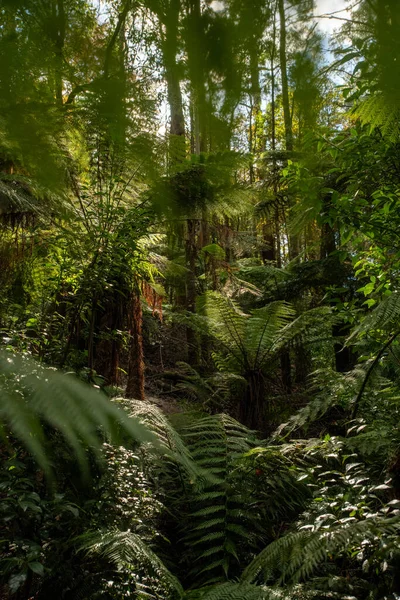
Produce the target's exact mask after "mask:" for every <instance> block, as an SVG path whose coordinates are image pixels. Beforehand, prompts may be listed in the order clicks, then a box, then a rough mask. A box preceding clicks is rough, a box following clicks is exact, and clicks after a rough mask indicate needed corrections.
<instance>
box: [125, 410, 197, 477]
mask: <svg viewBox="0 0 400 600" xmlns="http://www.w3.org/2000/svg"><path fill="white" fill-rule="evenodd" d="M128 402H129V413H130V415H131V416H132V417H134V418H135V419H137V420H138V421H139V422H140V423H142V424H143V425H144V426H145V427H146V428H148V429H149V430H150V431H151V432H153V434H154V435H155V436H156V438H157V440H158V441H159V445H160V447H161V448H162V449H164V450H165V454H166V456H167V457H172V458H173V459H174V460H175V461H176V463H177V464H178V465H180V466H181V467H183V469H184V471H185V473H186V476H187V479H188V481H189V482H190V483H192V484H193V483H195V482H196V481H197V480H198V479H204V478H205V477H206V474H205V473H204V471H203V469H201V468H200V467H199V466H197V465H196V462H195V461H194V460H193V457H192V455H191V452H190V450H189V449H188V447H187V445H186V444H185V442H184V441H183V439H182V437H181V436H180V434H179V433H178V431H177V430H176V429H175V428H174V427H173V426H172V425H171V423H170V422H169V420H168V418H167V417H166V415H164V413H163V412H162V411H161V410H160V409H159V408H158V407H157V406H155V405H154V404H150V403H147V402H142V401H140V400H129V401H128Z"/></svg>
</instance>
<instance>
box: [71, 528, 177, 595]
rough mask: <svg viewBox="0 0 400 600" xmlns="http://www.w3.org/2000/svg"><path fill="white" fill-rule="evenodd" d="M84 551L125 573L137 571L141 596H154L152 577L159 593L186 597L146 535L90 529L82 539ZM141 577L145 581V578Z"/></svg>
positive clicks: (138, 592)
mask: <svg viewBox="0 0 400 600" xmlns="http://www.w3.org/2000/svg"><path fill="white" fill-rule="evenodd" d="M79 543H80V551H81V552H85V554H86V555H87V556H90V557H96V558H97V559H98V558H100V559H103V560H104V561H106V563H110V564H112V565H113V566H114V569H115V570H116V571H117V572H119V573H121V572H124V570H125V571H126V573H127V575H128V574H129V572H130V571H133V573H134V574H135V577H134V580H136V581H135V584H136V587H137V592H136V595H137V597H138V598H148V597H155V596H152V590H151V586H150V585H149V582H148V581H147V580H148V579H150V580H152V581H153V586H154V587H156V588H157V593H163V594H165V595H166V596H167V597H168V598H171V600H173V599H174V598H182V597H183V589H182V586H181V584H180V583H179V581H178V580H177V579H176V577H174V576H173V575H172V574H171V573H170V572H169V571H168V569H167V568H166V567H165V565H164V563H163V562H162V561H161V560H160V559H159V558H158V556H157V555H156V554H155V553H154V552H153V551H152V550H151V548H150V547H149V546H147V545H146V544H145V543H144V542H143V540H142V538H141V537H140V536H139V535H137V534H135V533H132V532H131V531H118V530H117V531H105V532H95V533H93V532H87V533H85V534H84V536H82V537H81V539H80V540H79ZM141 579H143V580H144V582H143V581H141Z"/></svg>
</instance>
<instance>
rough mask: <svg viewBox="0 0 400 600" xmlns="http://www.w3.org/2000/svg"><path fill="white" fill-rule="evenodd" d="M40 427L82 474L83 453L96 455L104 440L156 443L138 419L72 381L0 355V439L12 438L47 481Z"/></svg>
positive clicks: (31, 363)
mask: <svg viewBox="0 0 400 600" xmlns="http://www.w3.org/2000/svg"><path fill="white" fill-rule="evenodd" d="M43 424H46V425H48V426H50V427H51V429H53V430H56V431H59V432H60V433H61V435H62V436H63V437H64V438H65V440H66V441H67V443H68V444H69V446H70V447H71V450H72V451H73V452H74V454H75V456H76V458H77V460H78V462H79V465H80V467H81V469H82V470H83V471H85V472H86V471H87V469H88V455H87V452H86V449H87V448H89V447H90V448H91V449H92V450H94V451H95V452H97V453H98V454H99V452H100V449H101V446H102V443H103V441H104V436H107V437H109V439H110V441H112V442H119V441H121V436H122V434H123V433H125V434H128V436H130V437H132V438H133V439H134V440H137V441H139V442H153V443H154V442H157V440H156V438H155V436H154V435H153V434H152V433H151V432H150V431H149V429H148V428H146V427H145V426H143V425H142V424H141V423H140V422H139V421H138V419H134V418H129V417H128V416H127V414H126V413H125V412H124V411H121V410H119V409H118V408H117V407H116V406H115V404H113V403H112V402H111V401H110V400H109V399H108V398H107V397H106V396H104V395H103V394H102V393H101V392H99V391H97V390H95V389H94V388H92V387H89V386H88V385H86V384H84V383H83V382H81V381H79V380H78V379H77V378H76V377H75V376H74V375H65V374H63V373H61V372H58V371H56V370H55V369H50V368H45V367H43V366H42V365H40V364H38V363H36V362H35V361H33V360H32V359H30V358H27V357H25V356H17V355H16V354H11V353H9V352H1V353H0V425H1V430H0V433H1V434H2V435H3V437H5V436H7V434H8V433H9V432H10V433H11V434H12V435H13V436H15V437H16V438H17V439H18V440H19V441H20V442H21V443H22V444H23V445H24V446H25V447H26V448H27V450H28V451H29V452H30V453H31V454H32V455H33V457H34V458H35V460H36V461H37V462H38V464H39V465H40V467H41V468H42V469H43V470H44V471H45V472H46V473H47V474H48V475H50V474H51V457H50V454H49V451H48V449H47V447H46V440H47V437H46V434H45V433H44V429H43ZM101 432H102V433H101Z"/></svg>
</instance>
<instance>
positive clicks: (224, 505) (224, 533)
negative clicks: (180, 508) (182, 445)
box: [182, 414, 259, 583]
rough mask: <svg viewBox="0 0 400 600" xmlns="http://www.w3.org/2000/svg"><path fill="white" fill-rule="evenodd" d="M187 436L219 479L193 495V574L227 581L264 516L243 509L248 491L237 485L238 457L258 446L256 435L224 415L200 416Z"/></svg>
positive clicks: (189, 541) (189, 530) (189, 534)
mask: <svg viewBox="0 0 400 600" xmlns="http://www.w3.org/2000/svg"><path fill="white" fill-rule="evenodd" d="M182 436H183V438H184V439H185V440H186V442H187V444H188V447H189V449H190V450H191V453H192V456H193V458H194V460H195V461H196V462H197V464H198V465H199V466H201V468H203V469H204V470H206V471H207V472H209V473H210V474H211V476H212V477H213V479H214V483H213V484H212V486H210V484H207V485H205V488H204V489H203V490H202V491H200V492H197V493H195V494H193V495H192V497H191V499H190V505H189V515H188V522H187V525H186V531H185V537H184V539H185V542H186V546H187V552H188V554H189V556H190V557H191V563H192V569H191V575H193V576H194V578H195V580H196V581H200V582H203V583H204V582H205V583H211V582H212V581H223V580H226V578H227V574H228V572H229V570H230V569H231V568H232V567H233V565H237V564H238V562H239V554H240V550H239V548H240V547H241V545H243V546H245V547H248V546H250V547H251V546H252V545H253V544H254V540H255V538H256V536H257V531H259V524H258V520H259V515H258V514H255V513H249V512H246V511H245V510H243V508H244V506H245V505H246V502H247V499H248V495H246V498H245V497H244V496H243V495H242V494H241V492H240V491H239V489H238V487H237V485H236V484H235V465H236V461H237V458H238V457H239V456H241V455H242V454H243V453H244V452H246V451H248V450H249V449H250V448H251V447H252V446H253V445H254V443H255V440H254V434H253V432H251V431H250V430H249V429H247V428H246V427H244V426H243V425H241V424H240V423H238V422H237V421H235V419H233V418H232V417H229V416H228V415H224V414H221V415H213V416H206V417H204V418H202V419H199V420H197V421H196V422H195V423H193V424H192V425H190V426H188V427H186V428H185V429H184V431H183V433H182ZM246 492H247V490H246ZM257 527H258V529H257Z"/></svg>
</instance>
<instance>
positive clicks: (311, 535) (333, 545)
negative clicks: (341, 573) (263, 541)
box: [243, 517, 400, 582]
mask: <svg viewBox="0 0 400 600" xmlns="http://www.w3.org/2000/svg"><path fill="white" fill-rule="evenodd" d="M399 523H400V519H399V517H395V518H391V519H390V518H389V519H382V518H381V519H364V520H362V521H359V522H356V523H351V524H344V525H339V526H335V527H331V528H329V529H325V530H322V531H314V532H308V531H299V532H296V533H291V534H288V535H286V536H283V537H282V538H279V539H278V540H276V541H275V542H272V544H270V545H269V546H267V547H266V548H265V549H264V550H263V551H262V552H261V553H260V554H259V555H258V556H257V557H256V558H255V559H254V560H253V561H252V562H251V563H250V565H249V566H248V567H247V568H246V569H245V571H244V573H243V581H247V582H252V581H254V580H255V579H256V578H257V576H258V575H259V573H260V572H263V574H264V577H265V579H266V580H268V579H270V578H272V577H274V575H275V574H276V573H280V577H279V581H280V582H283V581H285V582H298V581H301V580H304V579H308V578H310V577H311V575H312V574H313V573H314V572H315V571H316V569H317V568H318V567H319V566H320V565H321V564H322V563H323V562H324V561H325V560H326V559H327V558H328V557H329V556H338V555H340V553H342V552H344V551H349V550H354V549H357V548H358V547H359V546H360V544H361V543H367V542H369V543H372V542H373V541H374V540H376V539H379V537H380V536H382V535H383V534H396V533H397V534H398V532H399Z"/></svg>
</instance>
